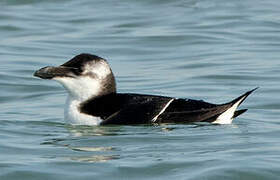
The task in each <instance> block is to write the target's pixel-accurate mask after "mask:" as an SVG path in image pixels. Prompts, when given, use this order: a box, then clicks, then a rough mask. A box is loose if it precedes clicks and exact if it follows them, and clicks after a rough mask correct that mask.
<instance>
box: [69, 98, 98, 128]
mask: <svg viewBox="0 0 280 180" xmlns="http://www.w3.org/2000/svg"><path fill="white" fill-rule="evenodd" d="M80 104H81V101H79V100H75V99H73V98H71V97H70V96H68V98H67V100H66V104H65V110H64V118H65V121H66V122H68V123H70V124H74V125H99V124H100V123H101V121H102V119H101V118H100V117H95V116H91V115H87V114H84V113H81V112H80V110H79V106H80Z"/></svg>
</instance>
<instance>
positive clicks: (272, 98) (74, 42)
mask: <svg viewBox="0 0 280 180" xmlns="http://www.w3.org/2000/svg"><path fill="white" fill-rule="evenodd" d="M279 9H280V2H279V1H277V0H268V1H261V0H242V1H241V0H235V1H224V0H185V1H184V0H161V1H160V0H144V1H136V0H129V1H128V0H124V1H117V0H108V1H101V0H100V1H99V0H94V1H90V0H80V1H74V0H49V1H37V0H20V1H19V0H1V1H0V10H1V11H0V34H1V38H0V87H1V88H0V107H1V108H0V179H1V180H16V179H20V180H33V179H34V180H38V179H40V180H49V179H68V180H72V179H73V180H76V179H80V180H84V179H91V180H92V179H114V180H115V179H121V180H123V179H129V180H131V179H161V180H169V179H171V178H173V179H176V180H177V179H178V180H191V179H193V180H194V179H200V180H201V179H207V180H210V179H213V180H216V179H245V180H250V179H252V180H260V179H273V180H275V179H278V178H279V176H280V172H279V169H280V141H279V138H280V131H279V129H280V119H279V115H280V111H279V108H280V103H279V100H280V97H279V90H280V84H279V77H280V71H279V67H280V60H279V58H280V11H279ZM82 52H84V53H92V54H96V55H99V56H101V57H103V58H106V59H107V60H108V61H109V63H110V64H111V66H112V69H113V71H114V73H115V75H116V78H117V83H118V91H119V92H137V93H148V94H157V95H166V96H174V97H185V98H194V99H204V100H206V101H209V102H213V103H223V102H227V101H229V100H231V99H233V98H235V97H237V96H238V95H240V94H242V93H243V92H245V91H247V90H250V89H252V88H254V87H257V86H259V87H260V89H258V90H257V91H256V92H255V93H254V94H252V95H251V96H250V97H249V98H248V99H247V100H246V101H245V102H244V104H242V107H243V108H248V109H249V111H248V112H247V113H245V114H243V115H242V116H240V117H239V118H237V119H235V121H234V122H233V124H232V125H209V124H193V125H162V126H114V127H89V126H71V125H69V124H65V123H64V120H63V107H64V101H65V98H66V92H65V91H64V89H63V88H62V87H61V86H60V85H59V84H57V83H55V82H52V81H43V80H40V79H36V78H34V77H32V74H33V72H34V71H35V70H36V69H38V68H40V67H43V66H47V65H59V64H62V63H64V62H65V61H67V60H69V59H70V58H72V57H73V56H74V55H77V54H79V53H82Z"/></svg>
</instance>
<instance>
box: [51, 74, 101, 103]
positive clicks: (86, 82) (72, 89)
mask: <svg viewBox="0 0 280 180" xmlns="http://www.w3.org/2000/svg"><path fill="white" fill-rule="evenodd" d="M54 80H56V81H58V82H59V83H60V84H62V85H63V86H64V88H65V89H66V90H67V91H68V93H69V95H70V96H72V97H73V98H75V99H79V100H87V99H88V98H90V97H93V96H97V95H98V94H99V93H100V91H101V87H100V82H99V80H98V79H94V78H92V77H89V76H81V77H76V78H71V77H56V78H54Z"/></svg>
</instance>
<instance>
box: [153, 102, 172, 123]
mask: <svg viewBox="0 0 280 180" xmlns="http://www.w3.org/2000/svg"><path fill="white" fill-rule="evenodd" d="M172 101H174V99H171V100H170V101H168V103H166V105H165V106H164V108H163V109H162V110H161V111H160V112H159V114H158V115H156V116H155V117H154V118H153V119H152V122H156V120H157V118H158V117H159V116H160V115H161V114H162V113H163V112H164V111H165V110H166V108H167V107H168V106H169V105H170V103H172Z"/></svg>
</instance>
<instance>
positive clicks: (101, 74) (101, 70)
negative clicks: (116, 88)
mask: <svg viewBox="0 0 280 180" xmlns="http://www.w3.org/2000/svg"><path fill="white" fill-rule="evenodd" d="M88 73H93V74H96V75H97V78H99V79H103V78H105V77H106V76H108V74H110V73H111V69H110V66H109V65H108V64H107V63H106V62H98V64H92V63H89V64H87V65H86V66H85V68H84V72H83V74H88Z"/></svg>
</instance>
